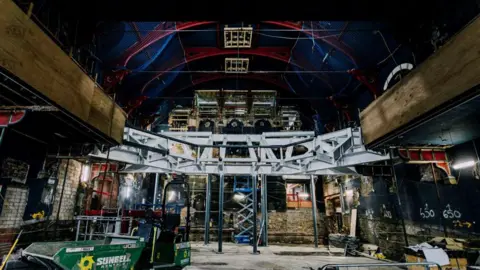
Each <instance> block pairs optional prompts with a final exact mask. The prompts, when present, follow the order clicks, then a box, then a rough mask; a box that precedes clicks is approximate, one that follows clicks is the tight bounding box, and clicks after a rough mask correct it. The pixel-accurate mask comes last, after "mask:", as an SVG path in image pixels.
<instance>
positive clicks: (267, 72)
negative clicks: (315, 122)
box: [137, 70, 348, 74]
mask: <svg viewBox="0 0 480 270" xmlns="http://www.w3.org/2000/svg"><path fill="white" fill-rule="evenodd" d="M137 73H162V74H165V73H212V74H213V73H225V70H189V71H186V70H165V71H164V70H144V71H138V72H137ZM248 73H251V74H278V73H305V74H315V73H336V74H342V73H348V70H298V71H292V70H286V71H285V70H251V71H248V72H246V73H242V74H248Z"/></svg>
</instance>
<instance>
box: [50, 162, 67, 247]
mask: <svg viewBox="0 0 480 270" xmlns="http://www.w3.org/2000/svg"><path fill="white" fill-rule="evenodd" d="M69 166H70V159H67V166H65V174H64V175H63V183H62V191H60V200H59V201H58V209H57V216H56V219H55V231H54V233H53V237H54V239H56V237H57V227H58V218H59V217H60V209H61V208H62V200H63V192H64V191H65V184H66V183H67V175H68V167H69Z"/></svg>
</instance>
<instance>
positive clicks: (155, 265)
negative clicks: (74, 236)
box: [5, 177, 191, 270]
mask: <svg viewBox="0 0 480 270" xmlns="http://www.w3.org/2000/svg"><path fill="white" fill-rule="evenodd" d="M174 186H177V187H180V188H179V189H178V188H177V189H176V190H173V191H171V192H170V191H169V192H167V191H168V189H169V188H172V187H174ZM189 191H190V190H189V186H188V183H187V182H186V181H184V178H183V177H182V178H180V179H174V180H172V181H171V182H169V183H168V184H167V185H166V186H165V190H164V196H163V204H162V212H161V213H162V214H161V215H155V214H154V212H153V211H152V210H151V209H149V210H147V211H146V213H145V220H143V221H142V222H141V223H140V224H139V226H138V230H137V233H136V234H137V235H135V236H121V235H108V236H106V238H105V239H104V240H90V241H77V242H39V243H33V244H31V245H30V246H28V247H27V248H26V249H25V250H24V251H23V252H22V257H21V258H20V259H19V260H10V261H9V262H8V263H7V265H6V268H5V269H6V270H7V269H8V270H10V269H15V270H20V269H22V270H23V269H25V270H26V269H32V270H35V269H39V270H40V269H69V270H95V269H102V270H134V269H135V270H136V269H138V270H144V269H182V268H183V267H185V266H187V265H190V251H191V250H190V243H189V242H188V238H189V231H190V211H189V208H190V196H189ZM172 192H173V193H172ZM175 193H177V197H178V198H183V201H184V205H185V206H186V207H187V217H186V221H185V226H184V227H183V228H180V223H181V222H180V219H181V217H180V216H181V215H180V214H179V213H169V212H168V211H167V210H166V202H167V198H166V197H167V194H170V195H171V194H175ZM182 193H183V195H182ZM170 195H168V196H170ZM170 204H171V202H170Z"/></svg>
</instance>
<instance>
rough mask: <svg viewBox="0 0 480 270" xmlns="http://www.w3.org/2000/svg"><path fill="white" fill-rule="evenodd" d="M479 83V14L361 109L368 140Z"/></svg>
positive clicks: (407, 121) (367, 141) (362, 125)
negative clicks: (392, 85) (438, 48)
mask: <svg viewBox="0 0 480 270" xmlns="http://www.w3.org/2000/svg"><path fill="white" fill-rule="evenodd" d="M479 84H480V18H476V19H475V20H474V21H473V22H472V23H470V24H469V25H467V26H466V27H465V28H464V29H463V30H462V31H460V32H459V33H458V34H457V35H455V36H454V37H452V38H451V39H450V41H449V42H448V43H447V44H445V45H444V46H443V47H442V48H441V49H440V50H438V51H437V52H435V53H434V54H433V55H432V56H430V57H429V58H428V59H427V60H426V61H425V62H424V63H422V64H421V65H420V66H418V67H417V68H416V69H415V70H413V71H412V72H410V73H409V74H408V75H407V76H406V77H405V78H403V79H402V80H401V81H400V82H399V83H397V84H396V85H395V86H394V87H392V88H391V89H390V90H388V91H387V92H386V93H384V94H383V95H382V96H380V97H379V98H378V99H376V100H375V101H373V102H372V103H371V104H370V105H369V106H368V107H367V108H366V109H365V110H363V111H362V112H361V113H360V123H361V127H362V132H363V138H364V141H365V143H366V144H370V143H371V142H374V141H375V140H377V139H379V138H381V137H383V136H385V135H387V134H388V133H391V132H393V131H395V130H397V129H398V128H400V127H403V126H405V125H406V124H408V123H409V122H411V121H412V120H414V119H415V118H418V117H420V116H422V115H424V114H425V113H427V112H428V111H431V110H432V109H435V108H437V107H438V106H441V105H442V104H444V103H445V102H447V101H449V100H451V99H453V98H455V97H457V96H459V95H461V94H462V93H464V92H466V91H467V90H469V89H471V88H473V87H475V86H477V85H479Z"/></svg>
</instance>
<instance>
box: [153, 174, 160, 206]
mask: <svg viewBox="0 0 480 270" xmlns="http://www.w3.org/2000/svg"><path fill="white" fill-rule="evenodd" d="M158 184H160V174H159V173H156V174H155V188H154V189H153V207H152V209H153V210H155V209H157V198H158Z"/></svg>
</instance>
